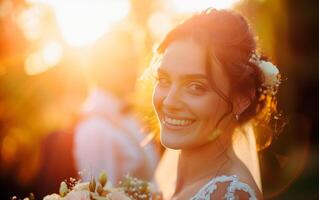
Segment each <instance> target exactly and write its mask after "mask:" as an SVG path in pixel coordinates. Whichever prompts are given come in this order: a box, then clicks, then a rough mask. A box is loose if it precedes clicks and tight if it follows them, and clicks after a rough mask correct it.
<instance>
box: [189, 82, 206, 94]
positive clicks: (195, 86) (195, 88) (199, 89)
mask: <svg viewBox="0 0 319 200" xmlns="http://www.w3.org/2000/svg"><path fill="white" fill-rule="evenodd" d="M187 89H188V90H189V91H190V92H191V93H193V94H202V93H204V92H205V91H206V87H205V86H203V85H202V84H200V83H190V84H189V85H188V87H187Z"/></svg>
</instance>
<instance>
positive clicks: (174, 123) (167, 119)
mask: <svg viewBox="0 0 319 200" xmlns="http://www.w3.org/2000/svg"><path fill="white" fill-rule="evenodd" d="M161 121H162V123H163V124H164V125H165V127H167V128H169V129H174V130H176V129H178V130H179V129H182V128H187V127H189V126H191V125H192V124H194V122H195V120H193V119H189V118H183V117H176V116H168V115H165V114H164V116H163V118H162V120H161Z"/></svg>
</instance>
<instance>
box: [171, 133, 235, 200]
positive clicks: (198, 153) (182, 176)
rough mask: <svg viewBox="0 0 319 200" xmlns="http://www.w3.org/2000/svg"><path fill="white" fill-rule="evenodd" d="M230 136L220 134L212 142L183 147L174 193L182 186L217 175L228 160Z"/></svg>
mask: <svg viewBox="0 0 319 200" xmlns="http://www.w3.org/2000/svg"><path fill="white" fill-rule="evenodd" d="M229 137H231V136H230V135H229V134H222V135H220V136H219V137H218V138H216V139H215V140H213V141H212V142H210V143H208V144H205V145H203V146H200V147H196V149H194V148H191V149H183V150H181V152H180V155H179V161H178V170H177V171H178V172H177V181H176V188H175V194H176V193H178V192H179V191H180V190H181V189H182V188H184V187H185V186H187V185H190V184H192V183H195V182H197V181H200V180H203V179H205V178H213V177H215V176H217V175H218V173H219V171H220V170H221V168H222V167H223V166H224V165H225V164H226V162H227V161H229V159H230V158H229V153H230V152H231V149H232V148H231V142H230V141H231V139H230V138H229Z"/></svg>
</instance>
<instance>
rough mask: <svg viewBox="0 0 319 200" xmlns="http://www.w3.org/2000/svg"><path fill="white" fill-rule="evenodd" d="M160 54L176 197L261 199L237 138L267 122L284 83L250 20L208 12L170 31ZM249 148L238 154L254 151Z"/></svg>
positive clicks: (161, 101)
mask: <svg viewBox="0 0 319 200" xmlns="http://www.w3.org/2000/svg"><path fill="white" fill-rule="evenodd" d="M157 52H158V54H159V55H158V59H156V60H157V62H155V63H156V64H154V65H153V67H154V68H155V69H154V70H155V71H156V78H157V82H156V85H155V88H154V93H153V105H154V108H155V111H156V114H157V117H158V119H159V121H160V127H161V131H160V137H161V143H162V144H163V145H164V146H165V147H167V148H170V149H178V150H180V153H179V155H178V167H177V177H176V183H175V189H174V193H173V195H172V197H171V199H174V200H184V199H192V200H204V199H205V200H206V199H207V200H209V199H229V200H231V199H250V200H253V199H262V198H263V197H262V192H261V190H260V189H259V188H260V187H258V185H259V183H256V181H255V180H256V179H254V177H255V175H254V173H252V170H251V169H249V168H250V167H251V166H248V165H247V164H245V163H244V162H243V161H242V160H241V159H239V157H238V155H237V154H236V152H235V150H234V148H233V147H234V143H236V138H238V137H234V135H235V133H236V131H237V130H240V128H241V127H244V125H247V124H248V123H252V122H255V123H257V122H264V123H267V122H269V117H270V116H272V114H273V113H274V112H275V106H274V105H275V104H274V103H272V102H274V101H275V96H274V95H275V93H276V91H277V88H278V85H279V83H280V77H279V73H278V70H277V68H276V67H275V66H274V65H272V64H271V63H270V62H268V61H266V60H265V59H264V58H262V57H260V56H259V54H258V53H257V51H256V43H255V40H254V35H253V34H252V31H251V30H250V27H249V26H248V24H247V22H246V20H245V19H244V18H243V17H242V16H241V15H239V14H237V13H234V12H232V11H226V10H215V9H211V10H207V11H205V12H202V13H200V14H197V15H195V16H193V17H191V18H190V19H188V20H186V21H185V22H183V23H182V24H180V25H178V26H177V27H175V28H174V29H173V30H172V31H171V32H169V33H168V34H167V36H166V38H165V39H164V40H163V42H162V43H161V44H160V45H159V47H158V49H157ZM244 144H246V145H247V143H242V146H240V145H239V148H243V149H245V148H246V149H248V148H249V147H245V146H244ZM237 146H238V145H237ZM250 151H254V152H256V151H257V150H256V148H255V149H254V148H250ZM244 156H245V155H244ZM247 162H248V163H249V162H250V163H253V162H258V160H257V161H256V160H255V161H253V160H249V159H248V161H247ZM255 168H256V166H255ZM168 176H169V175H168Z"/></svg>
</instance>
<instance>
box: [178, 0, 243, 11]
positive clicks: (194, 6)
mask: <svg viewBox="0 0 319 200" xmlns="http://www.w3.org/2000/svg"><path fill="white" fill-rule="evenodd" d="M238 1H239V0H201V1H193V0H173V2H172V3H173V7H174V9H176V11H177V12H181V13H185V12H186V13H188V12H198V11H202V10H205V9H206V8H209V7H214V8H217V9H226V8H231V7H232V6H233V5H234V4H235V3H237V2H238Z"/></svg>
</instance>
